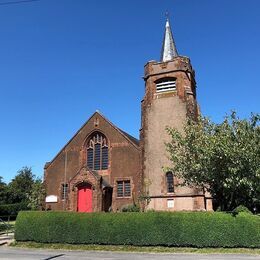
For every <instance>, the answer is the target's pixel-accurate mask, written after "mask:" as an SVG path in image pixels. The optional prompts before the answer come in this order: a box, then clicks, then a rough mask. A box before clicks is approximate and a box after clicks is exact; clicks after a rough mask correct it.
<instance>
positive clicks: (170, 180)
mask: <svg viewBox="0 0 260 260" xmlns="http://www.w3.org/2000/svg"><path fill="white" fill-rule="evenodd" d="M166 183H167V192H169V193H170V192H174V182H173V174H172V172H167V173H166Z"/></svg>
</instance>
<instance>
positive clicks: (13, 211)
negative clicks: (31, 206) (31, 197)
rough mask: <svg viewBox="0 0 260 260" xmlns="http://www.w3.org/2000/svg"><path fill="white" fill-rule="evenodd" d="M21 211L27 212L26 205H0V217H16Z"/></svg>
mask: <svg viewBox="0 0 260 260" xmlns="http://www.w3.org/2000/svg"><path fill="white" fill-rule="evenodd" d="M21 210H28V207H27V203H15V204H3V205H0V216H1V217H8V216H17V214H18V212H19V211H21Z"/></svg>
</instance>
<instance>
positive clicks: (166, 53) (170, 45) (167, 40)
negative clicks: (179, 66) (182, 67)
mask: <svg viewBox="0 0 260 260" xmlns="http://www.w3.org/2000/svg"><path fill="white" fill-rule="evenodd" d="M177 56H178V52H177V48H176V45H175V42H174V39H173V36H172V30H171V26H170V22H169V18H168V17H167V20H166V25H165V33H164V38H163V45H162V52H161V61H163V62H165V61H169V60H172V59H173V58H175V57H177Z"/></svg>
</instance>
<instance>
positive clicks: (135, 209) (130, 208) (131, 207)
mask: <svg viewBox="0 0 260 260" xmlns="http://www.w3.org/2000/svg"><path fill="white" fill-rule="evenodd" d="M121 211H122V212H139V211H140V207H139V206H138V205H135V204H131V205H127V206H123V207H122V209H121Z"/></svg>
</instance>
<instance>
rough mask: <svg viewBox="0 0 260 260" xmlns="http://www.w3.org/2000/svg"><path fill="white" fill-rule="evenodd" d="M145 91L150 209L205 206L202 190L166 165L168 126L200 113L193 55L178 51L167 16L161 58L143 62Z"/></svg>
mask: <svg viewBox="0 0 260 260" xmlns="http://www.w3.org/2000/svg"><path fill="white" fill-rule="evenodd" d="M144 81H145V94H144V98H143V100H142V103H141V110H142V112H141V129H140V141H141V142H140V145H141V156H142V176H143V190H144V192H145V193H146V192H147V193H148V194H149V196H150V198H151V201H150V203H149V205H148V209H149V208H150V209H155V210H170V211H171V210H172V211H175V210H205V209H206V202H205V201H206V200H205V196H204V195H203V193H202V192H201V191H198V190H195V189H192V188H189V187H181V186H178V185H177V184H179V183H180V180H178V179H177V178H176V177H175V176H174V173H165V172H164V171H163V167H165V166H169V165H170V161H169V159H168V155H167V152H166V147H165V142H167V141H169V140H170V137H169V136H168V134H167V133H166V130H165V128H166V126H170V127H174V128H177V129H179V130H181V129H182V127H183V124H184V123H185V120H186V118H187V117H188V116H191V117H195V118H196V117H197V115H198V106H197V101H196V81H195V72H194V70H193V68H192V65H191V62H190V59H189V58H188V57H185V56H181V55H179V54H178V51H177V48H176V44H175V41H174V38H173V34H172V31H171V27H170V22H169V19H167V20H166V25H165V32H164V39H163V44H162V51H161V60H160V61H149V62H148V63H147V64H146V65H145V66H144Z"/></svg>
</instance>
